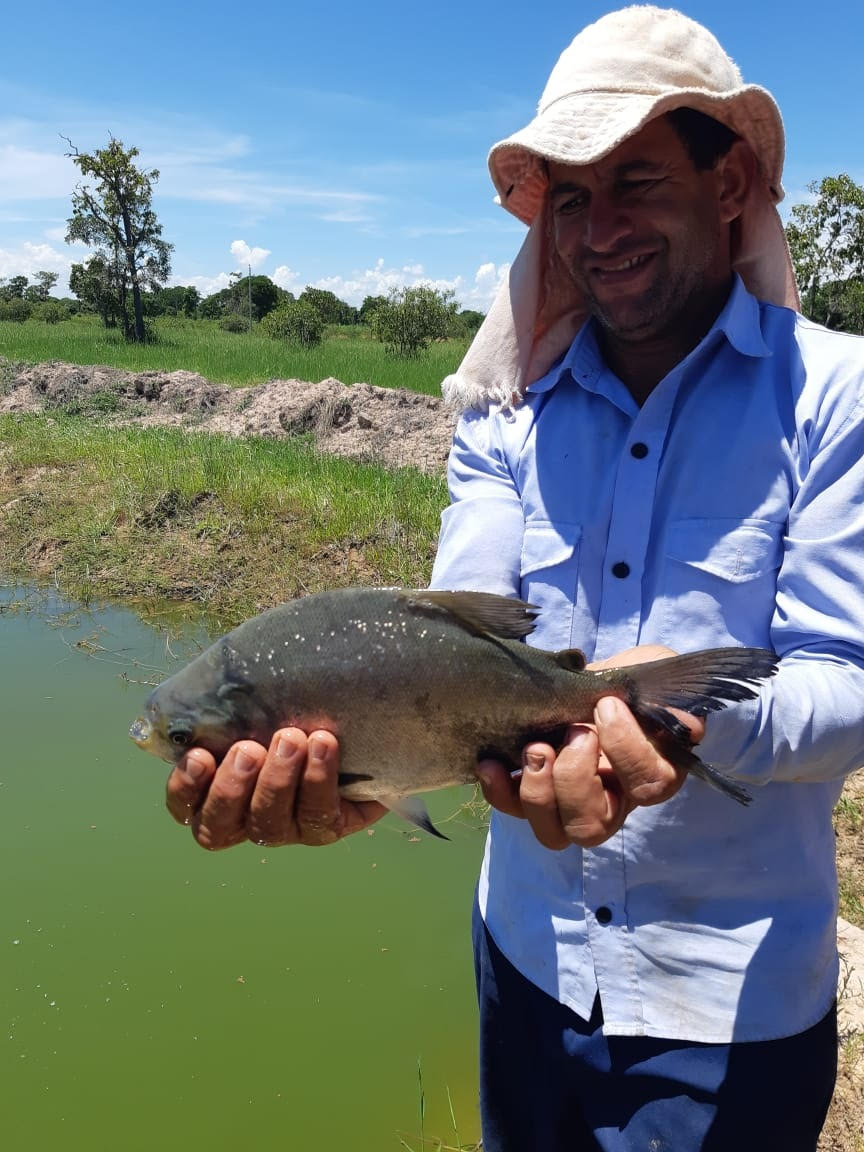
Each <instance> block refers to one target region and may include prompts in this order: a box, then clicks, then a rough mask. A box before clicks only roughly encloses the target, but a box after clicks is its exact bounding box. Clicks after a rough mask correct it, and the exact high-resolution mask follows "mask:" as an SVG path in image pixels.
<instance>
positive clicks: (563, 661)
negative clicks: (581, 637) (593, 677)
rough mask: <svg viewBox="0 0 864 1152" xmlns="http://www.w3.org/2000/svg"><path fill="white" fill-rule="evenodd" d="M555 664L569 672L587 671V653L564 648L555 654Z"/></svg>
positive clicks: (578, 649) (577, 649)
mask: <svg viewBox="0 0 864 1152" xmlns="http://www.w3.org/2000/svg"><path fill="white" fill-rule="evenodd" d="M554 656H555V663H556V664H557V665H558V667H559V668H564V669H566V670H567V671H568V672H584V671H585V653H584V652H583V651H582V650H581V649H580V648H563V649H562V650H561V651H560V652H555V653H554Z"/></svg>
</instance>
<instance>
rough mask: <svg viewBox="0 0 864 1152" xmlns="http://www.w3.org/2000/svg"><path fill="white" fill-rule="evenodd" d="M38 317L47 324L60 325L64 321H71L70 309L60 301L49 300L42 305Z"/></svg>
mask: <svg viewBox="0 0 864 1152" xmlns="http://www.w3.org/2000/svg"><path fill="white" fill-rule="evenodd" d="M36 316H37V318H38V319H39V320H44V321H45V323H46V324H60V323H61V322H62V321H63V320H68V319H69V309H68V308H67V307H66V305H65V304H61V303H60V301H59V300H47V301H46V302H45V303H44V304H42V305H41V307H40V308H39V310H38V311H37V313H36Z"/></svg>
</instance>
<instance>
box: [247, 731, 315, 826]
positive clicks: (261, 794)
mask: <svg viewBox="0 0 864 1152" xmlns="http://www.w3.org/2000/svg"><path fill="white" fill-rule="evenodd" d="M306 753H307V736H306V733H305V732H303V731H301V730H300V729H299V728H284V729H281V730H280V731H278V732H275V733H274V734H273V739H272V740H271V741H270V747H269V748H268V750H267V756H266V757H265V760H264V763H263V764H262V766H261V771H260V772H259V773H258V780H257V782H256V784H255V790H254V792H253V793H252V799H251V802H250V804H249V811H248V814H247V816H246V832H247V834H248V837H249V839H250V840H251V841H253V843H255V844H262V845H264V844H267V845H272V846H275V845H279V844H297V843H298V842H299V841H300V831H299V829H298V826H297V820H296V817H295V812H294V808H295V804H296V800H297V792H298V788H299V785H300V779H301V777H302V775H303V768H304V766H305V763H306Z"/></svg>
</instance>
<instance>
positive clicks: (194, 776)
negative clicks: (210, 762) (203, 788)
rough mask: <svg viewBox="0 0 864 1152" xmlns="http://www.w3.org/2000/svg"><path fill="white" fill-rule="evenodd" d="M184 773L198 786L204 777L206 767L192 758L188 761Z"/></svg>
mask: <svg viewBox="0 0 864 1152" xmlns="http://www.w3.org/2000/svg"><path fill="white" fill-rule="evenodd" d="M183 771H184V772H185V774H186V775H187V776H188V777H189V779H190V780H191V781H192V783H193V784H197V782H198V781H199V780H200V779H201V777H202V776H203V775H204V765H203V764H202V763H201V761H200V760H198V759H196V758H195V757H192V756H190V757H189V759H188V760H187V761H186V766H185V767H184V769H183Z"/></svg>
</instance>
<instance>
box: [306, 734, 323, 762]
mask: <svg viewBox="0 0 864 1152" xmlns="http://www.w3.org/2000/svg"><path fill="white" fill-rule="evenodd" d="M309 759H310V760H326V759H327V745H326V744H325V743H324V741H323V740H319V739H317V738H316V737H314V736H313V737H312V739H311V740H310V741H309Z"/></svg>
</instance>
